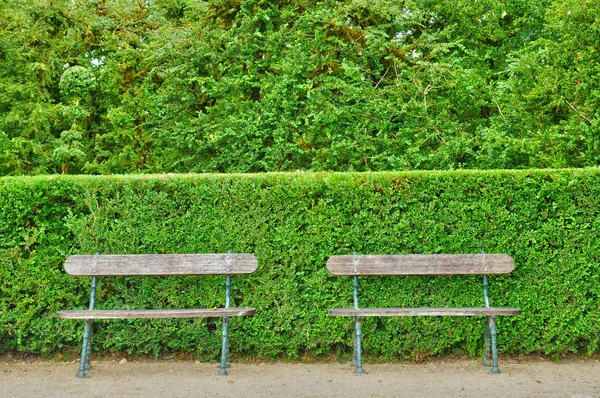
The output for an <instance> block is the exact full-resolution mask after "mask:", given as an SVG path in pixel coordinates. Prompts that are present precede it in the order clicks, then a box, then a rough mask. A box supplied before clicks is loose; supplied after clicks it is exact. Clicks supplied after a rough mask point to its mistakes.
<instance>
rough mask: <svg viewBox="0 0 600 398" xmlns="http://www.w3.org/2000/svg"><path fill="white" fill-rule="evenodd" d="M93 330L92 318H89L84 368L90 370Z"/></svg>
mask: <svg viewBox="0 0 600 398" xmlns="http://www.w3.org/2000/svg"><path fill="white" fill-rule="evenodd" d="M93 332H94V320H93V319H90V335H89V337H88V345H87V354H86V356H85V370H92V364H91V358H92V334H93Z"/></svg>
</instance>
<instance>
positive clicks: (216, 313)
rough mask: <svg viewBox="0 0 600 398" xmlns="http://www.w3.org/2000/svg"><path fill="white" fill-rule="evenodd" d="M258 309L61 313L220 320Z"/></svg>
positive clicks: (88, 316) (65, 315)
mask: <svg viewBox="0 0 600 398" xmlns="http://www.w3.org/2000/svg"><path fill="white" fill-rule="evenodd" d="M255 313H256V308H215V309H210V308H208V309H206V308H199V309H180V310H67V311H59V312H58V313H57V316H58V317H59V318H63V319H121V318H220V317H224V316H226V317H231V316H246V315H254V314H255Z"/></svg>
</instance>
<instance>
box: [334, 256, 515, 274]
mask: <svg viewBox="0 0 600 398" xmlns="http://www.w3.org/2000/svg"><path fill="white" fill-rule="evenodd" d="M514 267H515V264H514V261H513V259H512V257H510V256H509V255H507V254H391V255H360V256H353V255H345V256H332V257H330V258H329V260H327V269H328V270H329V272H330V273H331V274H332V275H354V276H360V275H490V274H508V273H510V272H511V271H512V270H513V269H514Z"/></svg>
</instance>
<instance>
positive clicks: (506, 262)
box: [327, 253, 521, 373]
mask: <svg viewBox="0 0 600 398" xmlns="http://www.w3.org/2000/svg"><path fill="white" fill-rule="evenodd" d="M327 269H328V270H329V272H330V273H331V275H339V276H353V277H354V308H334V309H330V310H329V315H332V316H351V317H354V350H353V359H352V365H353V366H355V369H354V373H363V368H362V331H361V318H362V317H365V316H485V317H486V326H485V333H484V360H483V364H484V365H485V366H490V365H491V366H492V368H491V373H500V369H499V368H498V348H497V333H496V322H495V318H496V316H500V315H518V314H520V313H521V310H520V309H518V308H493V307H490V303H489V296H488V286H489V284H488V277H487V276H488V275H499V274H508V273H510V272H511V271H512V270H513V269H514V261H513V259H512V257H510V256H508V255H506V254H485V253H482V254H407V255H361V256H359V255H356V254H353V255H345V256H333V257H330V258H329V260H328V261H327ZM369 275H379V276H394V275H484V276H483V298H484V305H485V306H484V307H479V308H360V307H359V305H358V277H359V276H369ZM490 337H491V346H492V347H491V348H492V350H491V351H492V361H491V362H490Z"/></svg>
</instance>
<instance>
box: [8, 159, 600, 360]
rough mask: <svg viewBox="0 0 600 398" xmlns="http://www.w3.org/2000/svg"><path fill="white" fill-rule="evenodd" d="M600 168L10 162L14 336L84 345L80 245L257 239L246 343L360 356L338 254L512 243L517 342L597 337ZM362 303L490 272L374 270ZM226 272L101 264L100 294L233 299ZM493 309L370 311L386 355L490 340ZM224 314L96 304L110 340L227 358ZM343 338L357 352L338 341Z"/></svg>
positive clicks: (171, 302)
mask: <svg viewBox="0 0 600 398" xmlns="http://www.w3.org/2000/svg"><path fill="white" fill-rule="evenodd" d="M598 198H600V172H599V171H598V170H597V169H581V170H554V171H535V170H531V171H496V172H494V171H486V172H483V171H479V172H477V171H474V172H472V171H456V172H404V173H400V172H385V173H320V174H313V173H294V174H277V173H275V174H260V175H235V174H232V175H156V176H115V177H91V176H90V177H85V176H53V177H5V178H2V179H0V351H4V350H11V349H12V350H15V349H16V350H22V351H35V352H42V353H45V354H51V353H57V352H72V353H74V354H75V353H76V351H77V349H78V344H79V342H80V340H81V334H82V330H83V327H82V323H81V322H76V321H70V320H59V319H57V318H56V315H55V313H56V311H58V310H61V309H76V308H85V307H86V306H87V301H88V295H89V292H88V290H89V284H90V281H89V278H76V277H71V276H69V275H66V274H65V272H64V271H63V268H62V267H63V262H64V259H65V258H66V257H67V256H68V255H70V254H75V253H80V254H84V253H94V252H95V251H100V252H102V253H205V252H206V253H210V252H224V251H227V250H232V251H234V252H252V253H255V254H256V256H257V258H258V261H259V269H258V271H257V272H256V273H254V274H252V275H250V276H248V277H246V276H243V277H234V278H233V285H232V288H233V303H232V304H233V305H236V306H254V307H256V308H257V314H256V315H255V316H254V317H249V318H244V319H234V320H233V321H232V341H233V342H234V344H231V350H232V353H233V354H234V355H238V356H252V357H262V358H278V357H283V358H298V357H301V356H302V355H306V354H307V355H312V356H317V357H319V356H326V355H329V354H333V353H337V354H339V355H342V356H346V357H349V352H350V348H351V345H352V337H351V336H352V334H351V320H350V319H349V318H348V319H345V318H333V317H329V316H328V315H327V309H328V308H333V307H339V306H349V305H351V302H352V282H351V279H350V278H344V277H332V276H330V275H329V274H328V272H327V270H326V268H325V262H326V260H327V258H328V257H329V256H331V255H334V254H347V253H351V252H352V251H357V252H359V253H365V254H366V253H381V254H386V253H388V254H389V253H478V252H479V251H480V250H485V251H486V252H488V253H508V254H510V255H512V256H513V257H514V259H515V264H516V269H515V271H514V272H513V273H512V274H511V275H508V276H497V277H491V304H492V305H494V306H514V307H519V308H522V309H523V314H522V315H520V316H517V317H499V319H498V324H499V342H500V347H501V351H502V352H503V353H506V354H515V353H518V354H530V353H537V352H541V353H545V354H552V355H554V354H560V353H568V352H573V353H581V354H586V353H587V354H594V353H597V352H598V348H599V347H598V343H599V341H600V334H599V332H598V327H597V325H598V322H600V319H599V317H600V315H599V314H600V311H599V309H600V272H599V265H598V264H599V263H600V254H599V253H600V244H599V240H598V236H600V233H599V232H600V231H599V230H600V210H599V209H600V206H599V205H598ZM360 283H361V287H360V289H361V303H362V305H364V306H379V305H381V306H419V305H423V306H449V305H450V306H461V305H465V306H476V305H481V304H482V302H483V298H482V283H481V280H480V278H475V277H456V278H454V277H452V278H446V277H436V278H427V277H404V278H361V282H360ZM224 284H225V281H224V278H223V277H208V278H206V277H205V278H202V277H180V278H176V277H174V278H170V277H166V278H158V277H157V278H146V279H139V278H102V279H101V280H100V286H99V291H98V297H97V308H182V307H184V308H189V307H208V308H211V307H213V306H217V305H218V306H222V305H223V303H224ZM483 328H484V324H483V320H482V319H479V318H462V317H447V318H415V319H398V318H394V319H365V321H364V336H365V351H366V353H367V354H368V355H373V356H375V355H376V356H381V357H384V358H398V357H400V358H405V357H409V358H410V357H420V356H423V355H441V354H447V353H453V354H468V355H477V354H478V353H479V352H480V350H481V344H482V336H483ZM219 339H220V321H219V320H135V321H125V320H115V321H110V322H103V321H98V322H97V324H96V327H95V337H94V344H95V346H94V347H95V348H94V349H95V350H97V351H100V352H115V351H120V352H135V353H151V354H154V355H157V354H160V353H163V352H169V351H187V352H190V353H192V354H193V355H195V356H198V357H202V358H213V359H214V358H216V357H217V356H218V350H219ZM340 353H341V354H340Z"/></svg>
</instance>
